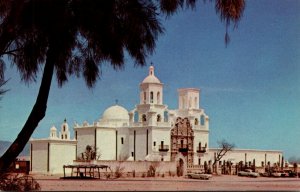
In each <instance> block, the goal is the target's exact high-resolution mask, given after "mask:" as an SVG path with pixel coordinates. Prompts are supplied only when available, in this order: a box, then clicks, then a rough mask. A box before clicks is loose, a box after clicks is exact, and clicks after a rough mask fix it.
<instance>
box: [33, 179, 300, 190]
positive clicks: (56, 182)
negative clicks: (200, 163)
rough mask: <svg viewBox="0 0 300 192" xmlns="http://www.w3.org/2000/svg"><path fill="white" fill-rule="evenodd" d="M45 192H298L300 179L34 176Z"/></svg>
mask: <svg viewBox="0 0 300 192" xmlns="http://www.w3.org/2000/svg"><path fill="white" fill-rule="evenodd" d="M34 177H35V178H36V179H37V182H38V183H39V184H40V185H41V187H42V190H43V191H45V190H46V191H214V190H217V191H224V190H225V191H226V190H230V191H236V190H239V191H241V190H242V191H244V190H246V191H278V190H280V191H282V190H285V191H286V190H287V191H298V190H300V178H269V177H258V178H248V177H238V176H229V175H222V176H214V177H212V179H210V180H196V179H187V178H184V177H164V178H162V177H154V178H132V177H131V178H119V179H100V180H99V179H94V180H80V179H76V180H64V179H59V178H60V177H59V176H42V175H35V176H34Z"/></svg>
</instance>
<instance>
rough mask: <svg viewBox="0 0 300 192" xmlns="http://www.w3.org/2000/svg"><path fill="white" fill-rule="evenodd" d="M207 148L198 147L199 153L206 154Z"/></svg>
mask: <svg viewBox="0 0 300 192" xmlns="http://www.w3.org/2000/svg"><path fill="white" fill-rule="evenodd" d="M205 152H206V147H197V153H205Z"/></svg>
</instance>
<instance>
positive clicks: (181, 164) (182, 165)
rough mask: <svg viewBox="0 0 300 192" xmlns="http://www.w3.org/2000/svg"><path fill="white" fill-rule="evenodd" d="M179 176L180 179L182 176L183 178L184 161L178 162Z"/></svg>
mask: <svg viewBox="0 0 300 192" xmlns="http://www.w3.org/2000/svg"><path fill="white" fill-rule="evenodd" d="M176 172H177V176H178V177H180V176H183V173H184V161H183V159H181V158H180V159H179V161H178V162H177V171H176Z"/></svg>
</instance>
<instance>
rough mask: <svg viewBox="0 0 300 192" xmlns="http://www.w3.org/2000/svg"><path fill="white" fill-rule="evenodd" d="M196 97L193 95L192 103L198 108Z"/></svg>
mask: <svg viewBox="0 0 300 192" xmlns="http://www.w3.org/2000/svg"><path fill="white" fill-rule="evenodd" d="M197 104H198V103H197V97H195V100H194V105H195V108H198V105H197Z"/></svg>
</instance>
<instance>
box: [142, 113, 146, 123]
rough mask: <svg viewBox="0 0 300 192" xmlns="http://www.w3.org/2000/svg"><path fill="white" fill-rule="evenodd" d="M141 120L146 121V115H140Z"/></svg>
mask: <svg viewBox="0 0 300 192" xmlns="http://www.w3.org/2000/svg"><path fill="white" fill-rule="evenodd" d="M142 121H143V122H146V121H147V117H146V115H145V114H143V116H142Z"/></svg>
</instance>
